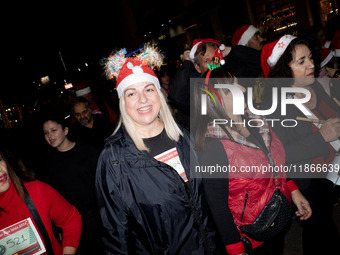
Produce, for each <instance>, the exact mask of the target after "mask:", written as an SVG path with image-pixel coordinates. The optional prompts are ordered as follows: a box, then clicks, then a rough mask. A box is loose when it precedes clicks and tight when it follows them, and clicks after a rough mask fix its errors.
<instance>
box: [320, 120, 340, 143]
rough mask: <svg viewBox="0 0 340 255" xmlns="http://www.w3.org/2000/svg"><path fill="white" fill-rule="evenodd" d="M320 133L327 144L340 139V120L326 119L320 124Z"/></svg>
mask: <svg viewBox="0 0 340 255" xmlns="http://www.w3.org/2000/svg"><path fill="white" fill-rule="evenodd" d="M320 133H321V135H322V137H323V139H325V141H326V142H327V143H328V142H332V141H334V140H336V139H338V138H339V137H340V119H339V118H335V119H328V120H327V121H326V122H325V123H323V124H322V126H321V128H320Z"/></svg>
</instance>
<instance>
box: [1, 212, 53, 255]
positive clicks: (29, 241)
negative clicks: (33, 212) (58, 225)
mask: <svg viewBox="0 0 340 255" xmlns="http://www.w3.org/2000/svg"><path fill="white" fill-rule="evenodd" d="M44 252H46V249H45V246H44V244H43V242H42V240H41V238H40V236H39V233H38V231H37V229H36V228H35V226H34V224H33V222H32V220H31V218H27V219H25V220H22V221H19V222H17V223H15V224H13V225H11V226H9V227H6V228H4V229H1V230H0V255H12V254H18V255H29V254H30V255H31V254H33V255H38V254H42V253H44Z"/></svg>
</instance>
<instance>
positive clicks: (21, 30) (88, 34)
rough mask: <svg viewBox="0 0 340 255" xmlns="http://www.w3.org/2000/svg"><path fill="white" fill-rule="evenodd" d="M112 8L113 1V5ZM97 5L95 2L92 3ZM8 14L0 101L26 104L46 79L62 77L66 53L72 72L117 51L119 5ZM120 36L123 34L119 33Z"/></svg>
mask: <svg viewBox="0 0 340 255" xmlns="http://www.w3.org/2000/svg"><path fill="white" fill-rule="evenodd" d="M112 2H113V1H112ZM91 3H92V2H91ZM13 5H15V4H12V7H11V8H7V9H3V12H6V15H5V20H4V17H2V18H1V19H2V20H3V22H2V27H4V30H3V31H2V36H1V38H2V40H1V41H2V44H3V45H4V46H3V47H4V48H3V54H2V60H3V61H2V63H3V65H2V71H1V73H2V74H1V84H0V99H3V100H4V101H6V102H15V101H22V99H23V98H24V97H26V96H27V95H29V92H30V91H31V90H32V88H31V86H34V84H33V81H39V79H40V78H41V77H43V76H45V75H49V76H51V78H53V77H56V76H62V75H63V72H64V68H63V65H62V62H61V60H60V56H59V52H61V54H62V56H63V59H64V62H65V65H66V67H67V69H68V71H69V70H72V69H76V68H77V66H78V65H83V64H84V63H85V62H88V61H97V60H99V59H100V58H101V57H104V56H106V55H107V54H108V53H109V52H110V51H111V50H113V49H114V48H115V47H117V41H118V40H119V33H115V32H114V31H115V29H114V27H115V26H117V24H119V21H122V16H121V15H120V14H119V13H121V12H119V11H114V10H115V9H119V8H116V7H117V5H116V4H113V3H112V4H111V5H108V4H106V5H103V6H99V5H98V6H93V5H88V6H86V5H84V4H83V5H82V6H81V8H80V7H79V6H74V5H71V3H70V4H69V6H61V5H58V4H56V5H54V6H53V5H49V6H47V5H46V6H44V5H42V6H38V7H37V6H32V5H31V4H30V5H27V6H22V5H20V4H18V3H17V5H18V6H13ZM116 31H120V29H119V28H118V29H116Z"/></svg>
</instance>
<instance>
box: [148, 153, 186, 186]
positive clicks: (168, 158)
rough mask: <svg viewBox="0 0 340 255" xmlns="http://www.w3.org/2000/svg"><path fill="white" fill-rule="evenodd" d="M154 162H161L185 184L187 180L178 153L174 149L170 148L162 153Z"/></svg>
mask: <svg viewBox="0 0 340 255" xmlns="http://www.w3.org/2000/svg"><path fill="white" fill-rule="evenodd" d="M155 159H156V160H158V161H161V162H163V163H165V164H167V165H169V166H171V167H172V168H174V169H175V170H176V171H177V173H178V174H179V175H180V176H181V177H182V179H183V181H185V182H187V181H188V178H187V176H186V174H185V171H184V168H183V165H182V163H181V161H180V159H179V156H178V152H177V149H176V148H172V149H170V150H167V151H166V152H163V153H161V154H159V155H157V156H156V157H155Z"/></svg>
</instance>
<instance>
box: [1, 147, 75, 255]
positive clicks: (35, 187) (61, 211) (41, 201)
mask: <svg viewBox="0 0 340 255" xmlns="http://www.w3.org/2000/svg"><path fill="white" fill-rule="evenodd" d="M23 185H24V186H25V187H26V189H27V191H28V194H29V195H30V197H31V199H32V201H33V203H34V205H35V207H36V209H37V211H38V213H39V216H40V218H41V220H42V222H43V224H44V226H45V228H46V231H47V233H48V236H49V238H50V241H51V245H52V249H53V252H54V254H55V255H61V254H75V253H76V251H77V247H78V243H79V239H80V234H81V216H80V214H79V212H78V211H77V209H76V208H75V207H74V206H72V205H71V204H69V203H68V202H67V201H66V200H65V199H64V198H63V197H62V196H61V195H60V194H59V193H58V192H56V191H55V190H54V189H53V188H52V187H50V186H49V185H47V184H45V183H43V182H40V181H32V182H27V183H24V184H23V183H22V181H21V180H20V179H19V177H18V176H17V175H16V174H15V172H14V170H13V169H12V168H11V167H10V165H9V164H8V161H7V160H6V159H5V158H4V156H3V155H2V154H1V153H0V251H5V252H9V253H11V254H12V253H13V252H15V253H16V252H18V251H21V250H25V251H26V252H27V250H28V249H34V247H37V250H35V251H32V253H30V254H47V252H44V253H39V250H41V245H40V248H39V245H37V243H36V242H38V241H39V239H41V240H42V242H43V243H44V245H45V247H46V244H45V242H44V240H43V237H42V235H41V233H40V231H39V229H38V227H37V224H36V222H34V220H33V217H32V215H31V213H30V211H29V210H28V208H27V206H26V203H25V197H26V195H25V192H24V188H23ZM31 221H32V222H33V225H34V226H32V225H31V224H27V227H24V229H20V226H22V225H23V224H21V223H22V222H28V223H30V222H31ZM52 222H53V223H54V224H55V225H56V226H58V227H60V228H61V229H62V231H63V232H62V233H63V241H62V245H61V244H60V243H59V242H58V241H57V239H56V238H55V237H54V234H53V231H52ZM13 225H14V226H19V229H20V231H22V232H19V231H16V232H15V231H12V232H9V231H8V230H9V229H13V228H8V227H10V226H13ZM25 226H26V225H25ZM25 228H26V229H25ZM5 230H6V231H7V232H5ZM25 230H26V232H25ZM27 230H29V232H27ZM35 230H36V232H35ZM7 233H9V234H8V235H6V234H7ZM19 233H20V234H19ZM25 233H26V234H25ZM27 233H29V234H27ZM36 233H39V234H38V235H39V236H37V235H36ZM34 240H36V241H34ZM37 240H38V241H37Z"/></svg>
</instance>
